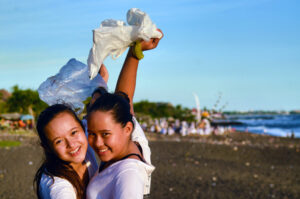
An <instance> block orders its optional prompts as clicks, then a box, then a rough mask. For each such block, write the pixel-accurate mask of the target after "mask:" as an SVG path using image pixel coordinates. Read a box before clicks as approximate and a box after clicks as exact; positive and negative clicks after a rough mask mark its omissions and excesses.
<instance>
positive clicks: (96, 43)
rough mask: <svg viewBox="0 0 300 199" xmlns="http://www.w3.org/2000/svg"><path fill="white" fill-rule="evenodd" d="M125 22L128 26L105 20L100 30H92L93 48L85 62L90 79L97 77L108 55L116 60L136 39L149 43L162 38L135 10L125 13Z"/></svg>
mask: <svg viewBox="0 0 300 199" xmlns="http://www.w3.org/2000/svg"><path fill="white" fill-rule="evenodd" d="M127 22H128V24H129V25H128V26H127V25H125V22H123V21H119V20H113V19H107V20H104V21H102V23H101V26H100V28H98V29H95V30H93V47H92V49H91V50H90V53H89V57H88V60H87V63H88V66H89V74H90V79H93V78H94V77H95V76H96V75H97V73H98V71H99V69H100V66H101V64H102V63H103V61H104V59H105V58H106V57H107V56H108V55H111V56H112V58H113V59H116V58H117V57H119V56H120V55H121V54H122V53H123V52H124V51H125V50H126V49H127V47H128V46H129V45H130V44H131V43H132V42H134V41H136V40H137V39H143V40H145V41H149V39H150V38H161V37H162V34H161V32H159V31H158V30H157V27H156V25H155V24H154V23H152V21H151V19H150V17H149V16H148V15H147V14H146V13H145V12H142V11H141V10H139V9H137V8H131V9H130V10H129V11H128V12H127Z"/></svg>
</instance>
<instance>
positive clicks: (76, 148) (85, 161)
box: [35, 39, 159, 198]
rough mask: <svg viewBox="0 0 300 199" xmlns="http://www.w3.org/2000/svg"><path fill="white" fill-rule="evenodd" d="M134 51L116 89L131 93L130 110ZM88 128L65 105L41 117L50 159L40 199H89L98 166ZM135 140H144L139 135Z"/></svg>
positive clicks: (38, 179) (41, 177)
mask: <svg viewBox="0 0 300 199" xmlns="http://www.w3.org/2000/svg"><path fill="white" fill-rule="evenodd" d="M158 41H159V39H151V40H150V41H149V42H145V41H143V42H141V43H142V46H143V47H142V50H150V49H153V48H155V47H156V46H157V44H158ZM132 52H133V51H132V47H131V48H130V49H129V51H128V55H127V57H126V60H125V62H124V65H123V68H122V71H121V73H120V76H119V79H118V83H117V86H116V91H123V92H124V93H126V94H128V96H129V98H130V103H131V104H130V107H133V106H132V98H133V94H134V90H135V81H136V73H137V67H138V63H139V60H138V59H137V58H136V57H135V56H134V54H133V53H132ZM91 106H92V105H91ZM137 124H138V123H137ZM136 126H137V127H140V126H139V125H136ZM84 129H85V127H84V126H83V124H82V123H81V121H80V120H79V119H78V117H77V116H76V114H75V113H74V112H73V111H72V110H71V109H70V108H68V107H67V106H65V105H61V104H60V105H53V106H50V107H48V108H47V109H46V110H44V111H43V112H42V113H41V115H40V116H39V119H38V123H37V131H38V134H39V137H40V141H41V146H42V147H43V149H44V153H45V158H46V159H45V161H44V163H43V164H42V166H41V167H40V168H39V170H38V171H37V173H36V176H35V183H36V187H37V195H38V197H39V198H85V189H86V186H87V183H88V181H89V180H90V179H91V177H92V176H93V174H94V173H95V168H97V163H96V162H95V160H94V156H93V153H92V152H91V151H90V150H88V144H87V138H86V135H85V133H84ZM143 136H144V134H143ZM144 137H145V136H144ZM135 139H137V140H138V141H140V140H141V141H144V140H143V139H144V138H143V137H142V138H141V137H139V136H138V135H137V137H135ZM132 140H134V139H133V138H132ZM144 142H145V143H147V146H145V145H144V148H143V150H144V149H145V152H146V151H147V147H148V141H147V140H146V141H144ZM148 148H149V147H148ZM90 152H91V153H90ZM144 159H149V160H150V149H149V151H148V157H144ZM119 188H121V187H119ZM114 191H118V189H115V190H114Z"/></svg>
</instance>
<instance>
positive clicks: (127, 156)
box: [120, 153, 145, 162]
mask: <svg viewBox="0 0 300 199" xmlns="http://www.w3.org/2000/svg"><path fill="white" fill-rule="evenodd" d="M132 155H135V156H137V157H138V158H139V159H140V160H141V161H142V162H145V161H144V159H143V158H142V157H141V156H140V155H139V154H137V153H130V154H128V155H126V156H125V157H123V158H121V159H120V160H125V159H127V158H129V157H130V156H132Z"/></svg>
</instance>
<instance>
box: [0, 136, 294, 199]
mask: <svg viewBox="0 0 300 199" xmlns="http://www.w3.org/2000/svg"><path fill="white" fill-rule="evenodd" d="M0 135H1V136H0V140H4V139H6V140H19V139H21V140H22V145H21V146H19V147H10V148H0V159H1V161H0V198H25V199H26V198H36V196H35V193H34V190H33V186H32V182H33V176H34V174H35V172H36V169H37V168H38V166H39V165H40V163H41V158H42V152H41V148H40V147H39V146H38V144H37V143H38V142H37V139H36V137H24V136H22V137H20V136H18V137H12V136H3V133H2V134H1V132H0ZM149 138H150V140H151V142H150V146H151V149H152V162H153V164H154V165H155V166H156V170H155V171H154V173H153V177H152V187H151V198H155V199H160V198H173V199H176V198H289V199H290V198H300V140H299V139H289V138H276V137H270V136H262V135H253V134H246V133H233V134H230V135H227V136H214V137H208V138H200V137H196V136H195V137H192V138H190V137H189V138H180V137H171V138H170V137H164V136H153V135H151V136H149Z"/></svg>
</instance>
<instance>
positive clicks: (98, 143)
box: [94, 136, 104, 147]
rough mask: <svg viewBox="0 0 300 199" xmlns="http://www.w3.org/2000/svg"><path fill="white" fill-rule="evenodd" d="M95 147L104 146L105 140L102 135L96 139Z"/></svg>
mask: <svg viewBox="0 0 300 199" xmlns="http://www.w3.org/2000/svg"><path fill="white" fill-rule="evenodd" d="M94 144H95V147H101V146H103V144H104V142H103V139H102V137H101V136H97V137H96V138H95V140H94Z"/></svg>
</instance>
